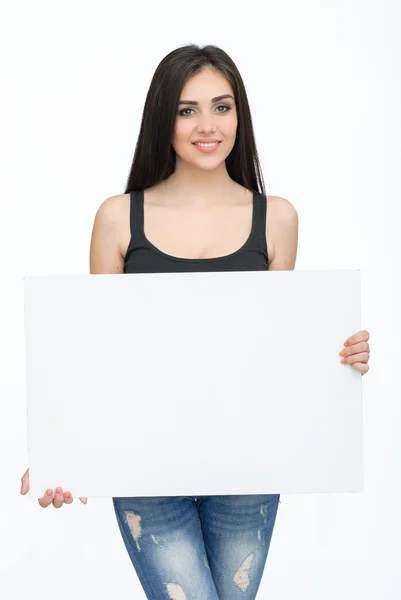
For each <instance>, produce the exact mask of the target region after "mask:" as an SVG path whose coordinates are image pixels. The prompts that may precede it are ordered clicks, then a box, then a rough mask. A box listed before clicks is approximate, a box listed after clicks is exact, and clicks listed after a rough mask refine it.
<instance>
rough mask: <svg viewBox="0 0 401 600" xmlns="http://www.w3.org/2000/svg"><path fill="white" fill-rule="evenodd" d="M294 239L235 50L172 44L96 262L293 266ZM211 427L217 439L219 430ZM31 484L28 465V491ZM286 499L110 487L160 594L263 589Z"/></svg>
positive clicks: (359, 338) (209, 598)
mask: <svg viewBox="0 0 401 600" xmlns="http://www.w3.org/2000/svg"><path fill="white" fill-rule="evenodd" d="M297 246H298V214H297V211H296V209H295V208H294V206H293V205H292V204H291V202H289V201H288V200H286V199H285V198H282V197H280V196H272V195H267V194H266V191H265V188H264V183H263V177H262V172H261V168H260V165H259V160H258V154H257V150H256V144H255V139H254V133H253V127H252V119H251V113H250V108H249V104H248V100H247V95H246V91H245V87H244V83H243V81H242V78H241V75H240V73H239V71H238V69H237V67H236V65H235V63H234V62H233V60H232V59H231V58H230V57H229V56H228V54H227V53H226V52H224V50H222V49H221V48H218V47H217V46H205V47H199V46H197V45H195V44H190V45H188V46H183V47H181V48H177V49H176V50H173V51H172V52H170V53H169V54H168V55H167V56H165V57H164V58H163V60H162V61H161V62H160V64H159V65H158V67H157V69H156V71H155V73H154V75H153V78H152V81H151V84H150V88H149V90H148V93H147V96H146V100H145V106H144V111H143V117H142V122H141V127H140V131H139V136H138V141H137V144H136V147H135V153H134V157H133V160H132V165H131V170H130V173H129V176H128V181H127V185H126V188H125V193H123V194H118V195H116V196H111V197H109V198H107V199H106V200H104V201H103V203H102V204H101V206H100V207H99V209H98V210H97V213H96V216H95V221H94V225H93V231H92V238H91V244H90V272H91V273H93V274H95V273H130V274H134V273H172V272H194V271H266V272H267V271H272V270H285V269H286V270H292V269H294V266H295V261H296V255H297ZM266 276H267V275H266ZM160 302H163V298H162V297H161V298H160ZM245 317H246V315H245ZM368 338H369V334H368V332H366V331H363V332H358V333H357V334H354V335H353V336H351V337H350V338H349V340H348V344H346V347H345V348H344V350H343V356H344V359H343V360H344V361H345V362H346V363H347V364H349V365H350V366H352V367H353V368H354V369H356V370H359V371H360V372H362V373H364V372H366V371H367V369H368V366H367V362H368V360H369V345H368V343H367V340H368ZM211 354H212V352H211ZM155 377H157V373H155ZM200 410H201V407H200ZM255 418H258V415H255ZM148 425H149V431H151V424H148ZM204 438H205V442H204V443H205V444H207V443H208V431H205V432H204ZM149 443H151V444H152V445H153V446H154V444H155V440H154V439H153V438H152V439H150V440H149ZM156 443H157V442H156ZM152 451H155V452H160V455H162V453H163V448H162V447H160V448H157V447H156V448H153V450H152ZM188 451H189V449H188V448H183V452H188ZM173 475H174V474H173ZM222 476H224V474H222ZM238 476H239V480H240V476H241V473H240V472H239V473H238ZM28 490H29V473H28V471H27V472H26V473H25V474H24V476H23V480H22V488H21V493H27V491H28ZM56 491H57V493H56V494H55V496H54V498H53V492H52V490H51V489H50V490H49V492H48V493H47V494H46V495H45V496H44V497H43V498H41V499H39V504H40V505H41V506H43V507H46V506H49V505H50V504H53V506H55V507H57V508H59V507H60V506H62V505H63V503H65V504H71V502H72V497H71V494H69V493H68V492H65V493H63V490H62V488H58V489H57V490H56ZM245 491H246V490H245ZM81 500H82V501H84V499H81ZM279 502H280V494H262V495H251V494H243V495H236V496H234V495H230V496H228V495H227V496H173V497H139V498H138V497H128V498H113V506H114V510H115V514H116V517H117V522H118V526H119V529H120V531H121V535H122V539H123V541H124V543H125V546H126V549H127V551H128V554H129V557H130V559H131V561H132V564H133V565H134V567H135V569H136V572H137V574H138V577H139V579H140V581H141V584H142V586H143V589H144V591H145V593H146V596H147V598H148V599H152V600H162V599H163V600H164V599H166V600H168V599H171V600H174V599H175V600H178V599H179V600H191V599H194V598H197V599H198V600H237V599H240V598H241V600H244V599H246V600H253V599H254V598H255V597H256V593H257V591H258V588H259V585H260V582H261V578H262V574H263V572H264V567H265V563H266V559H267V555H268V551H269V547H270V542H271V538H272V534H273V528H274V525H275V520H276V515H277V510H278V506H279Z"/></svg>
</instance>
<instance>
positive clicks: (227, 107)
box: [178, 104, 231, 117]
mask: <svg viewBox="0 0 401 600" xmlns="http://www.w3.org/2000/svg"><path fill="white" fill-rule="evenodd" d="M217 108H225V109H226V110H218V111H217V112H220V113H226V112H228V111H229V110H231V107H230V106H227V105H226V104H219V105H218V106H216V109H217ZM187 110H193V108H183V109H182V110H180V112H179V113H178V114H179V115H180V116H181V117H190V116H191V115H190V114H188V113H187V112H186V111H187Z"/></svg>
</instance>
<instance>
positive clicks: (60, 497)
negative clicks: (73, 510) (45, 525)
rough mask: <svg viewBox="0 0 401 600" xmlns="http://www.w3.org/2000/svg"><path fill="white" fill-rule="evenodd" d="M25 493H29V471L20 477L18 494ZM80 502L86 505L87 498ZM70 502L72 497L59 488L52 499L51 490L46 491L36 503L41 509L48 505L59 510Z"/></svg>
mask: <svg viewBox="0 0 401 600" xmlns="http://www.w3.org/2000/svg"><path fill="white" fill-rule="evenodd" d="M27 492H29V469H27V470H26V471H25V473H24V474H23V476H22V477H21V490H20V493H21V494H22V495H24V494H26V493H27ZM49 492H50V493H49ZM58 492H60V493H58ZM80 500H81V502H82V504H86V503H87V502H88V498H80ZM72 501H73V497H72V496H71V494H70V492H64V493H63V490H62V489H61V488H56V490H55V494H54V498H53V490H47V491H46V492H45V495H44V496H43V498H38V502H39V504H40V506H41V507H42V508H46V507H47V506H49V504H53V506H54V508H60V507H61V506H63V504H71V503H72Z"/></svg>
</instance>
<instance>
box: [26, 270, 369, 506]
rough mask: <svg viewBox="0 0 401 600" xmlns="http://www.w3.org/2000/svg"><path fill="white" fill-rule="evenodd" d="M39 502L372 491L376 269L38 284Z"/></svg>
mask: <svg viewBox="0 0 401 600" xmlns="http://www.w3.org/2000/svg"><path fill="white" fill-rule="evenodd" d="M24 294H25V342H26V346H25V348H26V384H27V408H28V410H27V415H28V455H29V468H30V497H31V498H38V497H41V496H43V494H44V492H45V490H46V489H47V488H48V487H51V488H52V489H54V488H55V487H56V486H61V487H62V488H63V490H64V491H66V490H69V491H71V493H72V495H73V496H74V497H82V496H87V497H113V496H179V495H194V496H198V495H213V494H219V495H220V494H269V493H316V492H335V493H337V492H361V491H363V467H362V393H361V391H362V388H361V377H362V376H361V374H360V373H359V372H357V371H356V370H355V369H352V368H351V367H350V366H348V365H343V364H341V363H340V359H341V357H340V356H339V351H340V350H341V349H342V347H343V342H344V341H345V340H346V338H347V337H349V336H350V335H352V334H353V333H356V332H357V331H359V330H360V329H361V324H360V308H361V297H360V294H361V290H360V272H359V270H333V271H271V272H264V271H242V272H196V273H156V274H148V273H145V274H125V275H124V276H123V277H121V275H114V274H113V275H112V274H107V275H100V274H96V275H78V276H29V277H25V278H24Z"/></svg>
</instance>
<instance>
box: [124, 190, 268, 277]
mask: <svg viewBox="0 0 401 600" xmlns="http://www.w3.org/2000/svg"><path fill="white" fill-rule="evenodd" d="M143 201H144V193H143V190H139V191H133V192H131V193H130V232H131V239H130V242H129V245H128V248H127V252H126V255H125V258H124V273H169V272H194V271H267V270H268V268H269V265H268V255H267V243H266V204H267V197H266V195H265V194H262V193H259V192H257V193H256V192H255V193H254V195H253V213H252V229H251V233H250V235H249V237H248V239H247V241H246V242H245V244H244V245H243V246H242V247H241V248H239V249H238V250H236V251H235V252H232V253H231V254H227V255H226V256H217V257H213V258H180V257H178V256H171V255H170V254H166V253H165V252H162V251H161V250H159V248H156V246H154V245H153V244H152V243H151V242H150V241H149V240H148V239H147V238H146V237H145V233H144V209H143Z"/></svg>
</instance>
